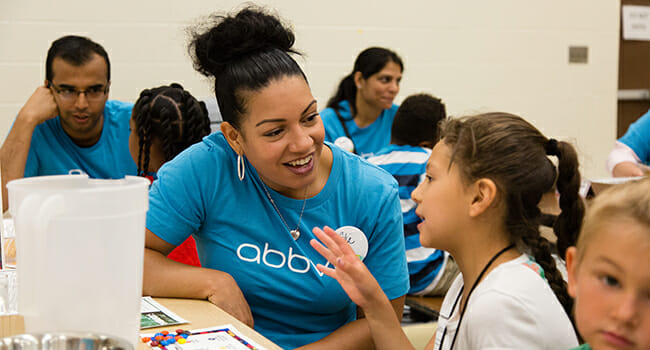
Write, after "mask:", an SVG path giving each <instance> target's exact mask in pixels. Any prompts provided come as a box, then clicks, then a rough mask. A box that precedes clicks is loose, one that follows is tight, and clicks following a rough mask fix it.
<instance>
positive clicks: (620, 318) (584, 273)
mask: <svg viewBox="0 0 650 350" xmlns="http://www.w3.org/2000/svg"><path fill="white" fill-rule="evenodd" d="M649 230H650V229H649V228H648V226H645V225H640V224H639V223H637V222H636V221H634V220H632V219H623V220H616V221H612V222H608V223H605V224H604V225H602V226H601V227H600V228H599V230H598V231H595V232H593V233H592V234H591V235H590V236H589V241H588V242H586V244H585V248H583V249H585V251H584V252H583V253H582V257H581V258H580V260H579V261H578V260H577V259H578V255H577V254H578V253H577V250H576V248H575V247H572V248H570V249H569V250H568V251H567V259H566V262H567V270H568V273H569V294H570V295H571V296H572V297H574V298H575V318H576V324H577V327H578V331H579V332H580V334H581V335H582V336H583V338H584V339H585V340H586V341H587V342H588V343H589V344H590V345H591V347H592V348H593V349H595V350H600V349H646V350H647V349H650V268H649V265H650V232H649Z"/></svg>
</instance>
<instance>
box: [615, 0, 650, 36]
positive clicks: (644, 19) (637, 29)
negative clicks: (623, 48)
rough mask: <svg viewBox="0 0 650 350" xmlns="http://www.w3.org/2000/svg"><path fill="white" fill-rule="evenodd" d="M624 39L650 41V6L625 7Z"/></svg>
mask: <svg viewBox="0 0 650 350" xmlns="http://www.w3.org/2000/svg"><path fill="white" fill-rule="evenodd" d="M622 12H623V14H622V15H623V18H622V26H623V39H624V40H644V41H650V6H638V5H623V8H622Z"/></svg>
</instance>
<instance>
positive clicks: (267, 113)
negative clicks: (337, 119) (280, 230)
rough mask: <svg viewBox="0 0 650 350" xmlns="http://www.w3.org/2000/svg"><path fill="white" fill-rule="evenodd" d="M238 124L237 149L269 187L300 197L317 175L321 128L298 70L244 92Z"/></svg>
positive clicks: (308, 91)
mask: <svg viewBox="0 0 650 350" xmlns="http://www.w3.org/2000/svg"><path fill="white" fill-rule="evenodd" d="M247 100H248V103H247V105H246V108H247V113H246V115H245V117H244V119H243V120H242V124H241V136H242V137H240V139H241V142H240V145H241V146H242V150H243V153H244V155H245V156H246V158H247V159H248V161H249V162H250V163H251V164H252V165H253V166H254V167H255V169H256V170H257V173H258V174H259V176H260V178H261V179H262V180H263V181H264V183H266V184H267V185H268V186H269V187H271V188H272V189H274V190H275V191H277V192H280V193H282V194H284V195H286V196H289V197H293V198H298V199H302V198H304V196H305V189H306V188H307V186H309V185H310V184H312V183H313V182H315V181H316V180H317V175H318V172H317V169H318V166H319V161H320V160H321V153H322V149H323V141H324V139H325V129H324V128H323V123H322V121H321V119H320V115H319V114H318V106H317V105H316V100H315V99H314V96H313V95H312V93H311V90H310V89H309V86H308V85H307V82H306V81H305V79H303V77H300V76H289V77H283V78H280V79H278V80H274V81H271V82H270V83H269V85H268V86H267V87H265V88H263V89H261V90H259V91H256V92H252V93H249V95H248V96H247Z"/></svg>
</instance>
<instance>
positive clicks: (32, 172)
mask: <svg viewBox="0 0 650 350" xmlns="http://www.w3.org/2000/svg"><path fill="white" fill-rule="evenodd" d="M132 109H133V103H127V102H120V101H114V100H108V101H106V106H105V107H104V126H103V127H102V135H101V137H100V138H99V141H97V143H96V144H94V145H92V146H90V147H79V146H77V145H76V144H75V143H74V142H73V141H72V139H71V138H70V136H68V134H66V133H65V131H64V130H63V127H62V126H61V122H60V121H59V116H57V117H56V118H53V119H49V120H47V121H45V122H44V123H42V124H39V125H38V126H36V128H35V129H34V134H33V135H32V142H31V145H30V147H29V154H28V156H27V163H26V164H25V175H24V177H30V176H42V175H65V174H68V173H69V172H70V170H76V169H78V170H81V171H83V172H85V173H86V174H88V176H89V177H91V178H97V179H121V178H123V177H124V176H125V175H136V174H137V166H136V164H135V162H134V161H133V158H132V157H131V153H130V152H129V134H130V130H129V119H130V118H131V110H132Z"/></svg>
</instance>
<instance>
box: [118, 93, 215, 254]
mask: <svg viewBox="0 0 650 350" xmlns="http://www.w3.org/2000/svg"><path fill="white" fill-rule="evenodd" d="M130 124H131V136H130V137H129V150H130V151H131V156H132V157H133V161H135V163H136V164H137V165H138V175H140V176H144V177H146V178H148V179H149V180H150V181H151V182H153V181H154V180H155V179H156V177H157V173H158V169H160V167H161V166H162V165H163V164H164V163H166V162H167V161H170V160H172V159H173V158H174V157H176V155H177V154H179V153H181V151H183V150H184V149H186V148H187V147H189V146H191V145H193V144H195V143H197V142H199V141H201V139H202V138H203V136H206V135H208V134H209V133H210V120H209V119H208V111H207V109H206V107H205V103H203V102H199V101H197V100H196V98H194V96H192V95H191V94H190V93H189V92H188V91H187V90H184V89H183V87H182V86H181V85H180V84H177V83H173V84H171V85H169V86H159V87H156V88H152V89H146V90H143V91H142V92H141V93H140V97H139V98H138V100H137V101H136V102H135V106H134V107H133V113H132V116H131V120H130ZM168 257H169V258H170V259H173V260H175V261H178V262H181V263H184V264H188V265H194V266H201V263H200V262H199V257H198V255H197V252H196V243H195V242H194V238H192V237H189V238H188V239H187V240H185V242H183V244H181V245H180V246H178V247H177V248H176V249H174V250H173V251H172V252H171V253H170V254H169V255H168Z"/></svg>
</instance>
